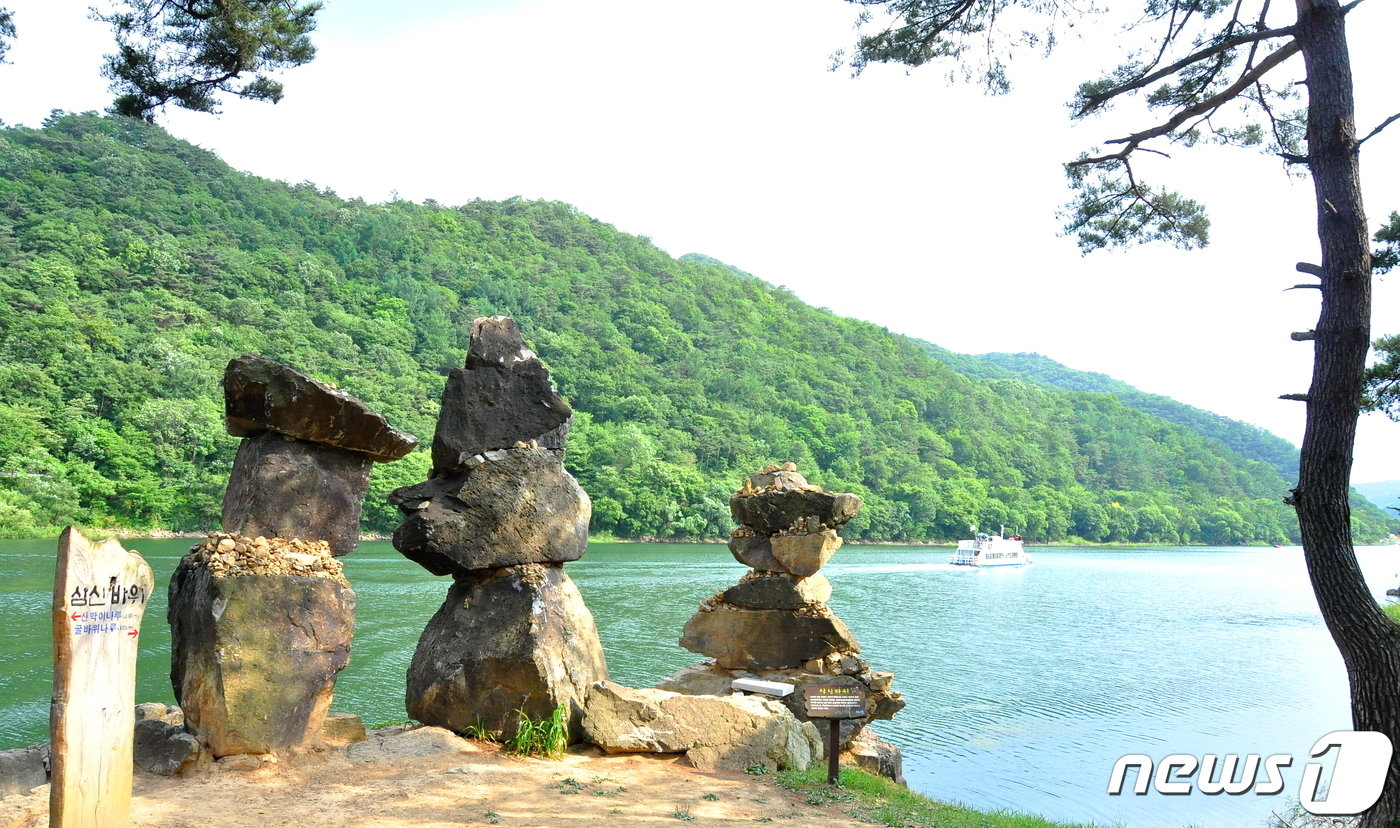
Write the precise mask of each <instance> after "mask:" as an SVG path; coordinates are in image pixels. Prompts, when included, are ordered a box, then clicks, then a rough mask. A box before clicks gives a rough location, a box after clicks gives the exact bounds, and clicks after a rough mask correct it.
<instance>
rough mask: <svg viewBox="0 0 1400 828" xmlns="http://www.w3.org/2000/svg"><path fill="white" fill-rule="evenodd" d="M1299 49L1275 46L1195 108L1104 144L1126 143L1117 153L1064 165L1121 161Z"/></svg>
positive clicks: (1295, 45)
mask: <svg viewBox="0 0 1400 828" xmlns="http://www.w3.org/2000/svg"><path fill="white" fill-rule="evenodd" d="M1299 49H1300V47H1299V45H1298V41H1296V40H1293V41H1290V42H1289V43H1288V44H1286V45H1284V46H1281V47H1279V48H1278V49H1276V50H1275V51H1274V52H1272V53H1271V54H1270V55H1269V56H1268V57H1266V58H1264V60H1263V61H1261V62H1260V63H1259V65H1258V66H1256V67H1255V68H1254V69H1252V70H1250V71H1248V72H1246V73H1244V74H1243V75H1241V76H1240V78H1239V80H1236V81H1235V82H1234V83H1232V84H1230V85H1229V86H1228V87H1226V88H1225V89H1223V90H1221V91H1220V92H1217V93H1216V94H1214V95H1212V96H1210V97H1209V98H1206V99H1205V100H1203V101H1200V102H1199V103H1197V104H1196V105H1194V106H1189V107H1187V108H1186V109H1183V110H1181V111H1180V112H1178V113H1177V114H1176V115H1174V116H1172V117H1171V118H1170V119H1168V120H1167V121H1166V122H1165V123H1162V124H1159V125H1157V126H1155V127H1153V128H1151V129H1148V130H1144V131H1142V132H1138V133H1135V134H1133V135H1129V136H1128V137H1126V138H1114V139H1113V140H1111V141H1108V142H1107V143H1110V144H1126V146H1125V147H1124V148H1123V150H1122V151H1121V152H1116V153H1110V154H1108V155H1101V156H1097V157H1094V158H1081V159H1079V160H1078V161H1071V162H1070V163H1069V164H1068V166H1071V167H1082V166H1086V165H1089V164H1097V163H1102V162H1104V161H1122V160H1123V159H1125V158H1127V157H1128V156H1129V155H1131V154H1132V152H1133V151H1134V150H1136V149H1137V148H1138V146H1139V145H1140V144H1142V142H1143V141H1147V140H1150V139H1152V138H1157V137H1159V136H1162V135H1166V134H1168V133H1170V132H1172V131H1173V130H1175V129H1176V128H1177V127H1179V126H1181V125H1182V124H1184V123H1186V121H1188V120H1190V119H1191V118H1194V117H1196V116H1197V115H1202V114H1205V113H1207V112H1210V111H1212V110H1215V109H1219V108H1220V107H1221V106H1223V105H1224V104H1226V103H1228V102H1230V101H1231V100H1233V99H1234V98H1235V97H1236V96H1237V95H1239V94H1240V92H1241V91H1243V90H1245V89H1247V88H1249V86H1250V85H1251V84H1253V83H1255V82H1257V81H1258V80H1259V79H1260V78H1262V77H1263V76H1264V75H1266V74H1268V73H1269V72H1270V71H1271V70H1272V69H1273V68H1274V67H1276V66H1278V65H1279V64H1280V63H1283V62H1284V61H1285V60H1287V59H1288V58H1290V57H1292V56H1293V55H1295V54H1297V52H1298V51H1299Z"/></svg>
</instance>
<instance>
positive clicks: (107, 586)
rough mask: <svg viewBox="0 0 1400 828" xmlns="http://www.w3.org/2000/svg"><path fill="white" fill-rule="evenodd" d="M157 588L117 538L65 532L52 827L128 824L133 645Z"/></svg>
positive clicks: (56, 598)
mask: <svg viewBox="0 0 1400 828" xmlns="http://www.w3.org/2000/svg"><path fill="white" fill-rule="evenodd" d="M154 584H155V579H154V578H153V577H152V575H151V568H150V567H149V566H147V565H146V562H145V561H144V560H143V559H142V558H141V556H140V555H138V554H136V553H135V552H128V551H126V550H125V549H123V548H122V545H121V544H120V543H118V542H117V541H116V540H115V539H108V540H105V541H103V542H102V543H100V544H96V545H93V544H91V543H89V542H88V540H87V538H84V537H83V536H82V535H81V534H80V533H79V532H78V530H76V529H74V528H73V527H71V526H70V527H68V528H67V529H65V530H63V535H62V536H61V537H60V538H59V540H58V566H57V569H56V572H55V575H54V586H53V704H52V706H51V707H50V708H49V732H50V736H51V738H52V739H53V773H52V778H51V780H50V782H51V784H52V787H51V788H50V790H49V826H50V828H125V826H126V825H128V824H129V823H130V821H131V764H132V760H131V743H132V731H133V729H134V727H135V725H136V712H135V707H136V642H137V639H138V637H139V633H140V630H141V616H142V615H144V614H145V612H146V602H147V601H148V600H149V599H150V597H151V588H152V587H153V586H154Z"/></svg>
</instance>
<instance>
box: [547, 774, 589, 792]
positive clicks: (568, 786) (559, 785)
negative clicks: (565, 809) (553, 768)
mask: <svg viewBox="0 0 1400 828" xmlns="http://www.w3.org/2000/svg"><path fill="white" fill-rule="evenodd" d="M587 787H588V785H586V784H584V783H583V782H580V781H578V780H577V779H575V778H573V777H572V776H566V777H564V778H563V779H560V780H559V781H558V782H551V783H549V784H548V785H545V788H547V789H549V790H551V791H558V792H559V793H561V794H577V793H583V789H584V788H587Z"/></svg>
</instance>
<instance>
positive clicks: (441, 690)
mask: <svg viewBox="0 0 1400 828" xmlns="http://www.w3.org/2000/svg"><path fill="white" fill-rule="evenodd" d="M607 675H608V666H607V660H606V658H605V657H604V656H603V647H602V644H601V643H600V642H599V640H598V630H597V628H596V627H595V626H594V624H593V616H592V614H591V613H589V611H588V607H586V606H585V605H584V603H583V596H581V595H580V594H579V592H578V588H577V587H575V586H574V583H573V581H572V580H570V579H569V576H567V575H565V574H564V571H563V569H562V568H561V567H559V566H558V565H554V566H546V565H542V564H526V565H523V566H516V567H508V568H505V569H499V570H493V571H478V572H470V573H465V574H458V575H456V576H455V577H454V582H453V584H452V587H451V589H449V590H448V593H447V600H446V601H444V602H443V605H442V607H441V608H440V609H439V610H438V611H437V614H436V615H434V616H433V618H432V620H430V621H429V622H428V626H427V628H426V629H425V630H424V631H423V635H422V637H421V638H419V640H418V648H417V650H416V651H415V652H414V654H413V661H412V663H411V664H410V665H409V668H408V694H407V703H408V715H409V716H412V717H413V718H414V719H417V720H418V721H420V722H423V723H424V724H431V725H436V726H439V727H445V728H447V729H449V730H452V731H454V732H457V733H464V732H466V731H467V729H468V728H480V729H482V730H484V731H486V732H489V733H492V734H493V735H497V736H499V737H502V738H509V737H510V736H512V735H514V734H515V732H516V730H517V728H518V725H519V713H518V711H523V712H524V713H525V714H526V715H528V716H529V717H530V718H532V719H534V720H540V719H543V718H546V717H548V716H549V715H550V714H551V713H552V712H553V710H554V708H555V707H556V706H558V705H564V706H565V707H566V712H567V718H568V720H569V722H570V729H571V734H572V733H576V732H577V726H578V718H579V716H580V714H581V710H582V706H583V700H584V697H585V695H586V694H587V692H588V686H589V685H590V684H592V683H593V682H595V681H599V680H602V679H605V678H607Z"/></svg>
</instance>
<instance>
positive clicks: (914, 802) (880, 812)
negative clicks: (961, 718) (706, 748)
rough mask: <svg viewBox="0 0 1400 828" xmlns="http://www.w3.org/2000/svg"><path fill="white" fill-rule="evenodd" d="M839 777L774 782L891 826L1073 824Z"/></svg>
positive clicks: (865, 778)
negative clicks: (831, 780)
mask: <svg viewBox="0 0 1400 828" xmlns="http://www.w3.org/2000/svg"><path fill="white" fill-rule="evenodd" d="M839 781H840V785H839V787H838V786H833V785H829V784H827V781H826V767H825V766H824V765H823V766H821V767H818V766H815V765H814V766H812V767H811V768H808V769H807V770H805V771H788V772H786V773H784V774H783V775H782V776H780V777H778V778H777V779H775V780H774V783H775V784H777V785H779V786H781V787H783V788H786V789H787V790H790V791H795V792H797V793H800V794H803V795H804V796H806V799H807V803H808V804H809V805H819V804H820V805H825V804H829V803H835V802H841V803H846V804H848V805H850V806H851V807H850V808H848V809H847V810H846V813H847V815H849V816H851V817H852V818H854V819H856V820H859V821H861V822H869V823H873V824H876V825H887V826H890V828H934V826H939V828H1073V827H1072V826H1066V825H1065V824H1064V823H1059V822H1051V821H1049V820H1046V819H1043V818H1041V817H1038V816H1031V815H1028V814H1018V813H1013V812H1010V811H991V812H986V811H975V810H972V809H970V808H964V807H961V806H958V805H950V804H948V803H946V802H938V801H936V800H932V799H929V798H928V797H925V796H920V795H919V794H916V793H914V792H913V791H910V790H909V789H908V788H904V787H902V786H900V785H897V784H895V783H894V782H891V781H890V780H888V779H885V778H884V777H881V776H875V775H873V774H869V773H866V772H864V771H860V770H856V769H855V768H847V767H843V768H841V774H840V777H839ZM797 816H800V813H798V812H793V813H790V814H778V815H777V817H778V819H793V818H795V817H797ZM1309 828H1311V827H1310V826H1309Z"/></svg>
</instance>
